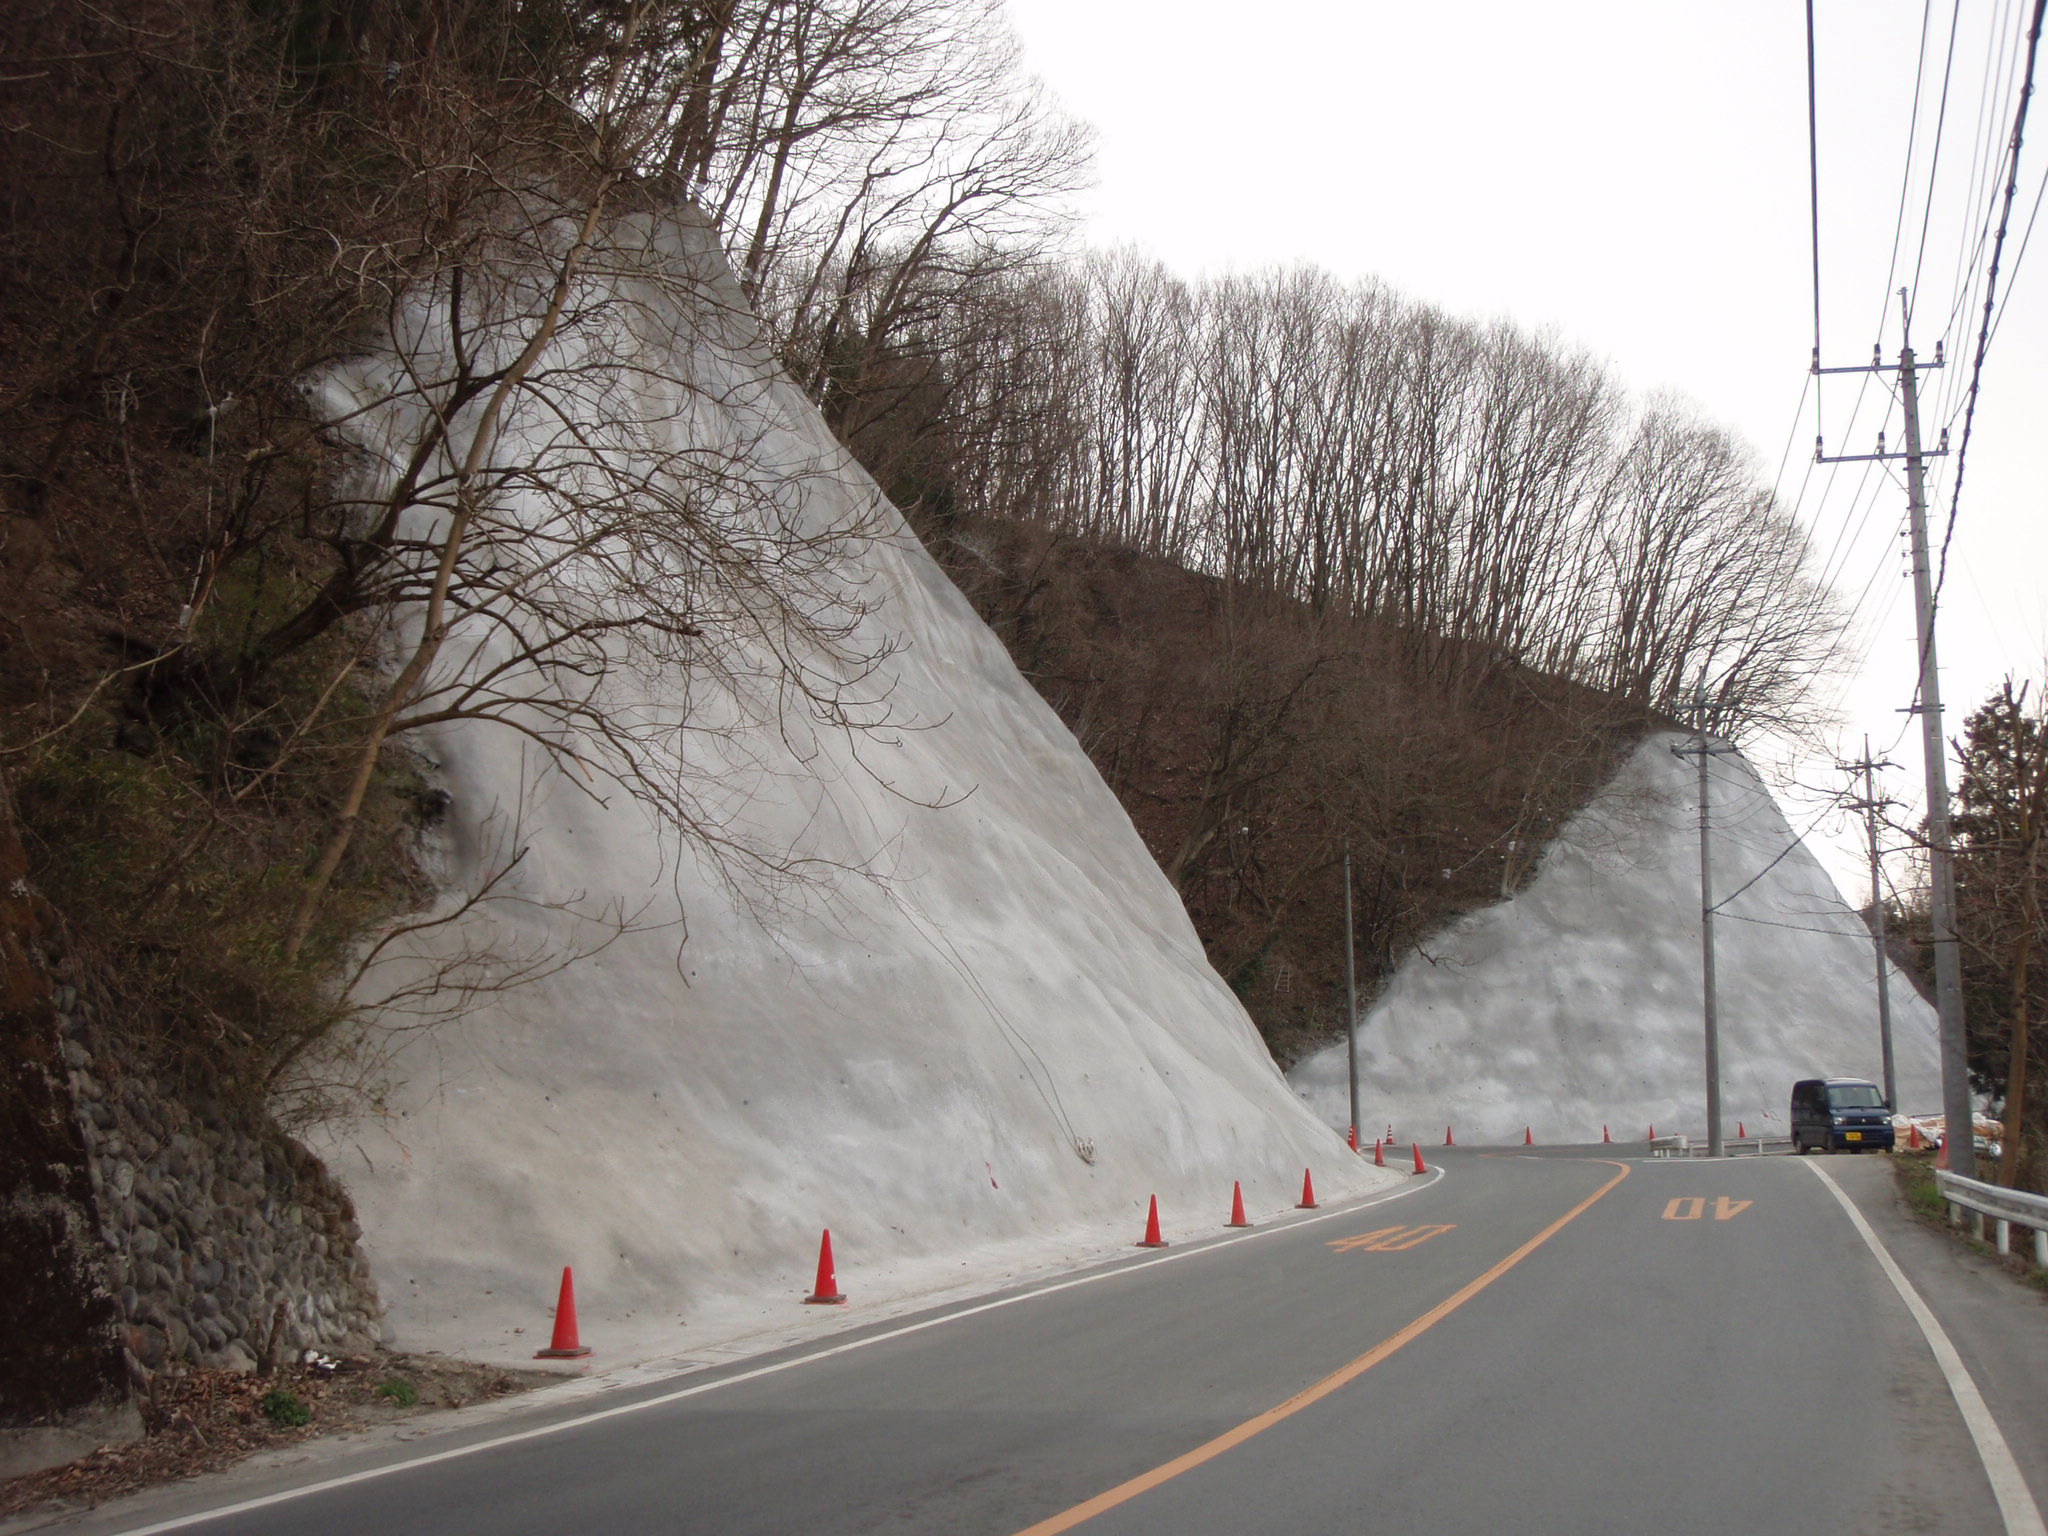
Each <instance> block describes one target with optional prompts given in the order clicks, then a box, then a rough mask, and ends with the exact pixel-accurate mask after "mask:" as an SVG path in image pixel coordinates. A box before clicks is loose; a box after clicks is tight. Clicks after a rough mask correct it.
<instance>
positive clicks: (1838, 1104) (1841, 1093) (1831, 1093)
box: [1828, 1083, 1884, 1109]
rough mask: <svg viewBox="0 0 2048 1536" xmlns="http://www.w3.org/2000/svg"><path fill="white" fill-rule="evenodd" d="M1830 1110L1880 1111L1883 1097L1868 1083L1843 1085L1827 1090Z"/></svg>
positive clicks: (1882, 1106)
mask: <svg viewBox="0 0 2048 1536" xmlns="http://www.w3.org/2000/svg"><path fill="white" fill-rule="evenodd" d="M1828 1107H1829V1108H1830V1109H1882V1108H1884V1095H1883V1094H1882V1093H1879V1092H1878V1091H1877V1089H1876V1088H1875V1087H1873V1086H1872V1085H1871V1084H1869V1083H1843V1084H1840V1085H1839V1086H1837V1087H1834V1088H1830V1089H1829V1090H1828Z"/></svg>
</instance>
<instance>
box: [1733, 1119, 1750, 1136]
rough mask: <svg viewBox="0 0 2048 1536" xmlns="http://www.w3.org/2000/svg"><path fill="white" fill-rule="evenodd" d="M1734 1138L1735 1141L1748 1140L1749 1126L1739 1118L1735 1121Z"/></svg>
mask: <svg viewBox="0 0 2048 1536" xmlns="http://www.w3.org/2000/svg"><path fill="white" fill-rule="evenodd" d="M1735 1139H1736V1140H1737V1141H1747V1140H1749V1127H1748V1126H1746V1125H1744V1124H1743V1123H1742V1122H1741V1121H1740V1120H1738V1121H1736V1122H1735Z"/></svg>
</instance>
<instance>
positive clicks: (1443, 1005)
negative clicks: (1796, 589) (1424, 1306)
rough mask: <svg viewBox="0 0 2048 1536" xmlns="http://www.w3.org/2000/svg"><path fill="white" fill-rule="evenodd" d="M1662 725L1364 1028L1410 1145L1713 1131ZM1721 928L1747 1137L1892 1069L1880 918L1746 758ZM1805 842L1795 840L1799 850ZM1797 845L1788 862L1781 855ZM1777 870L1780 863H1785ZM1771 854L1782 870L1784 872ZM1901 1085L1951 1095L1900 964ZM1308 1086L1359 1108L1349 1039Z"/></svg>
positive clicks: (1315, 1062) (1686, 790)
mask: <svg viewBox="0 0 2048 1536" xmlns="http://www.w3.org/2000/svg"><path fill="white" fill-rule="evenodd" d="M1685 739H1686V738H1684V737H1681V736H1675V735H1668V734H1656V735H1652V736H1651V737H1650V738H1649V739H1647V740H1646V741H1644V742H1643V744H1642V745H1641V746H1640V747H1639V748H1638V749H1637V750H1636V752H1635V753H1634V754H1633V755H1632V756H1631V757H1630V758H1629V759H1628V760H1627V761H1626V762H1625V763H1624V764H1623V766H1622V768H1621V770H1620V771H1619V773H1618V774H1617V775H1616V776H1615V778H1614V780H1613V782H1612V783H1610V784H1609V785H1608V786H1607V788H1606V789H1605V790H1604V791H1602V793H1601V794H1600V795H1599V796H1598V797H1597V798H1596V799H1595V800H1594V801H1593V802H1592V803H1591V804H1589V805H1588V806H1587V807H1586V809H1584V810H1583V811H1581V812H1580V813H1579V814H1578V815H1577V816H1575V817H1574V818H1573V819H1572V820H1571V821H1570V822H1569V823H1567V824H1566V826H1565V827H1564V829H1563V831H1562V832H1561V833H1560V834H1559V835H1558V838H1557V840H1556V841H1555V843H1553V844H1552V846H1551V848H1550V849H1549V851H1548V852H1547V853H1546V854H1545V855H1544V860H1543V864H1542V867H1541V868H1540V870H1539V871H1538V873H1537V875H1536V878H1535V879H1534V880H1533V881H1532V882H1531V883H1530V884H1529V885H1528V886H1527V887H1526V888H1525V889H1524V890H1522V891H1521V892H1520V893H1518V894H1517V895H1515V896H1514V897H1512V898H1511V899H1509V900H1506V901H1503V902H1501V903H1499V904H1498V905H1497V906H1492V907H1488V908H1486V909H1484V910H1482V911H1479V912H1474V913H1471V914H1469V915H1467V916H1465V917H1463V918H1460V919H1459V920H1457V921H1456V922H1454V923H1453V924H1451V925H1450V926H1449V928H1447V929H1446V930H1445V931H1444V932H1442V933H1439V934H1437V935H1436V936H1435V937H1433V938H1432V939H1430V940H1429V941H1428V942H1427V943H1426V944H1424V945H1422V946H1420V947H1419V948H1418V949H1417V950H1416V951H1415V952H1414V953H1412V954H1410V955H1409V956H1408V957H1407V958H1406V959H1405V960H1403V961H1402V962H1401V965H1400V967H1399V968H1398V969H1397V970H1396V972H1395V974H1394V977H1393V979H1392V981H1391V982H1390V983H1389V984H1388V987H1387V989H1386V991H1385V992H1384V993H1383V994H1382V995H1381V996H1380V998H1379V999H1378V1000H1377V1001H1376V1002H1375V1003H1374V1005H1373V1006H1372V1007H1371V1009H1369V1010H1368V1011H1367V1013H1366V1015H1365V1017H1364V1018H1363V1019H1362V1020H1361V1021H1360V1025H1359V1063H1360V1067H1359V1074H1360V1093H1361V1098H1362V1108H1361V1113H1362V1114H1363V1115H1364V1117H1365V1120H1366V1125H1367V1127H1368V1128H1369V1129H1373V1130H1384V1129H1385V1127H1386V1125H1387V1123H1388V1122H1392V1124H1393V1126H1394V1129H1395V1130H1396V1131H1397V1132H1398V1133H1399V1134H1400V1135H1401V1136H1402V1137H1403V1138H1416V1139H1421V1140H1423V1141H1425V1143H1426V1142H1428V1141H1431V1140H1434V1141H1439V1142H1440V1141H1441V1140H1442V1138H1443V1134H1444V1128H1445V1127H1446V1126H1447V1125H1449V1126H1453V1127H1455V1128H1456V1133H1457V1136H1458V1138H1459V1139H1460V1140H1461V1141H1467V1140H1469V1141H1472V1142H1475V1143H1477V1142H1489V1141H1491V1142H1506V1141H1520V1140H1521V1139H1522V1130H1523V1127H1524V1126H1529V1127H1531V1128H1533V1131H1534V1134H1535V1136H1536V1138H1537V1139H1538V1140H1539V1141H1551V1142H1563V1141H1585V1140H1597V1139H1598V1138H1599V1136H1600V1128H1601V1126H1602V1125H1603V1124H1605V1125H1609V1126H1611V1127H1612V1128H1613V1133H1614V1135H1615V1137H1616V1139H1622V1138H1627V1139H1630V1140H1637V1139H1640V1138H1641V1137H1642V1136H1644V1134H1645V1133H1646V1129H1647V1127H1648V1126H1650V1125H1652V1124H1654V1125H1655V1126H1656V1127H1657V1129H1658V1131H1659V1132H1660V1133H1664V1134H1669V1133H1673V1132H1677V1133H1681V1134H1688V1135H1694V1136H1698V1135H1703V1134H1704V1133H1705V1129H1706V1112H1705V1107H1704V1095H1705V1075H1704V1074H1705V1067H1704V1058H1703V1048H1702V1032H1701V1005H1700V991H1701V988H1700V914H1699V897H1700V886H1699V834H1698V821H1697V817H1698V812H1699V801H1698V795H1697V781H1696V778H1695V774H1696V769H1695V767H1694V765H1693V760H1691V759H1680V758H1677V757H1675V756H1674V755H1673V754H1672V752H1671V748H1672V746H1673V745H1676V744H1682V743H1683V742H1684V740H1685ZM1712 763H1713V766H1712V773H1713V781H1712V785H1711V788H1710V791H1709V805H1710V807H1711V811H1712V824H1713V828H1714V868H1713V874H1714V889H1715V892H1716V894H1717V897H1718V896H1725V894H1726V893H1731V892H1734V891H1736V890H1737V889H1738V888H1739V887H1741V886H1743V885H1744V884H1745V883H1746V882H1749V881H1751V880H1752V879H1754V880H1755V883H1754V884H1752V885H1750V886H1749V887H1748V889H1747V890H1744V891H1742V892H1741V894H1740V895H1736V896H1734V898H1733V899H1732V900H1729V901H1727V904H1726V905H1725V907H1723V908H1722V911H1721V915H1720V917H1719V918H1717V920H1716V922H1715V927H1714V942H1715V949H1716V964H1715V975H1716V978H1717V991H1718V998H1719V1010H1718V1011H1719V1015H1720V1021H1721V1062H1722V1104H1723V1109H1724V1112H1725V1114H1726V1116H1727V1132H1728V1134H1729V1135H1731V1136H1732V1135H1734V1134H1735V1131H1736V1129H1737V1122H1738V1121H1742V1122H1745V1123H1746V1124H1747V1126H1748V1128H1749V1129H1750V1130H1751V1131H1752V1132H1756V1131H1758V1130H1761V1129H1764V1128H1768V1130H1769V1132H1770V1134H1772V1135H1784V1134H1786V1129H1785V1114H1786V1104H1787V1100H1788V1099H1789V1097H1790V1093H1791V1087H1792V1083H1793V1082H1794V1080H1795V1079H1798V1078H1801V1077H1809V1076H1813V1075H1815V1074H1835V1073H1839V1074H1844V1075H1853V1076H1859V1077H1868V1078H1870V1079H1872V1080H1873V1081H1875V1080H1878V1076H1879V1059H1880V1058H1879V1045H1878V1029H1877V982H1876V964H1875V959H1874V956H1873V954H1872V950H1871V942H1870V930H1869V929H1868V928H1867V927H1866V926H1865V925H1864V923H1863V921H1862V919H1861V918H1860V917H1858V916H1857V915H1856V913H1855V912H1854V911H1852V910H1850V908H1849V906H1848V905H1847V904H1846V903H1845V902H1844V901H1843V900H1842V897H1841V894H1840V892H1839V891H1837V890H1836V888H1835V885H1834V882H1833V881H1832V880H1831V879H1830V878H1829V877H1828V874H1827V871H1826V870H1824V869H1823V868H1822V867H1821V865H1820V863H1819V862H1818V861H1817V860H1816V859H1815V858H1814V857H1813V855H1812V854H1811V853H1809V852H1808V851H1807V849H1806V848H1805V846H1804V845H1803V844H1802V845H1797V846H1794V843H1795V839H1794V836H1793V833H1792V830H1791V828H1790V827H1789V826H1787V824H1786V822H1785V818H1784V815H1783V813H1782V812H1781V811H1780V810H1779V809H1778V806H1777V803H1776V801H1775V800H1774V799H1773V798H1772V796H1771V794H1770V791H1769V790H1768V789H1766V788H1765V786H1764V784H1763V782H1762V781H1761V780H1760V779H1758V777H1757V776H1756V773H1755V771H1754V770H1753V769H1752V768H1751V767H1750V766H1749V764H1748V763H1747V762H1746V761H1745V760H1744V759H1742V758H1741V757H1738V756H1717V757H1715V758H1714V759H1713V760H1712ZM1788 849H1789V850H1790V851H1789V852H1788V851H1787V850H1788ZM1781 855H1782V857H1781ZM1774 860H1775V861H1776V862H1775V863H1773V861H1774ZM1767 866H1768V868H1767ZM1890 987H1891V1001H1892V1028H1893V1038H1894V1050H1895V1054H1896V1059H1897V1070H1898V1081H1899V1095H1900V1098H1901V1099H1902V1100H1903V1101H1904V1103H1903V1106H1902V1107H1905V1108H1908V1109H1915V1110H1917V1109H1923V1108H1932V1107H1934V1106H1936V1105H1938V1104H1939V1102H1940V1097H1941V1095H1940V1066H1939V1061H1938V1057H1937V1049H1936V1035H1935V1021H1934V1012H1933V1010H1932V1009H1931V1008H1930V1007H1928V1005H1927V1004H1926V1003H1925V1002H1924V1001H1923V1000H1922V999H1921V998H1920V996H1919V995H1918V994H1917V993H1916V992H1915V991H1914V990H1913V987H1912V984H1911V983H1910V982H1909V981H1907V980H1906V979H1905V977H1904V976H1902V975H1901V974H1899V973H1898V971H1897V970H1896V969H1894V970H1893V971H1892V974H1891V982H1890ZM1289 1076H1290V1080H1291V1081H1292V1082H1293V1084H1294V1087H1295V1089H1296V1091H1297V1092H1298V1093H1300V1094H1301V1096H1302V1098H1303V1099H1304V1100H1305V1101H1306V1102H1307V1103H1308V1104H1309V1106H1310V1107H1311V1108H1313V1109H1314V1110H1315V1111H1316V1113H1317V1114H1318V1115H1320V1116H1321V1117H1322V1118H1323V1119H1324V1120H1325V1121H1326V1122H1331V1123H1334V1122H1336V1121H1337V1120H1340V1119H1342V1118H1343V1117H1344V1116H1345V1115H1346V1113H1347V1110H1346V1099H1347V1088H1346V1081H1345V1055H1344V1049H1343V1047H1342V1046H1337V1047H1334V1048H1331V1049H1328V1050H1324V1051H1320V1052H1317V1053H1316V1054H1315V1055H1313V1056H1310V1057H1308V1058H1307V1059H1305V1060H1304V1061H1302V1062H1300V1063H1299V1064H1297V1065H1296V1067H1295V1068H1294V1070H1293V1071H1292V1072H1291V1073H1290V1074H1289Z"/></svg>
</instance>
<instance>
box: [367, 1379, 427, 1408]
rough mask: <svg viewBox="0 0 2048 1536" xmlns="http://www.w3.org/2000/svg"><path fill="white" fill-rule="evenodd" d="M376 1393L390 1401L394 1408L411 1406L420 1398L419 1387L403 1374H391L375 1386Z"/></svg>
mask: <svg viewBox="0 0 2048 1536" xmlns="http://www.w3.org/2000/svg"><path fill="white" fill-rule="evenodd" d="M377 1395H378V1396H379V1397H382V1398H386V1399H388V1400H389V1401H390V1403H391V1406H392V1407H394V1408H412V1407H415V1406H417V1405H418V1403H419V1400H420V1394H419V1389H418V1388H416V1387H415V1386H414V1385H413V1384H412V1383H411V1382H409V1381H407V1380H406V1379H405V1378H404V1377H403V1376H393V1377H392V1378H391V1379H390V1380H389V1381H385V1382H382V1383H380V1384H379V1385H378V1387H377Z"/></svg>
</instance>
